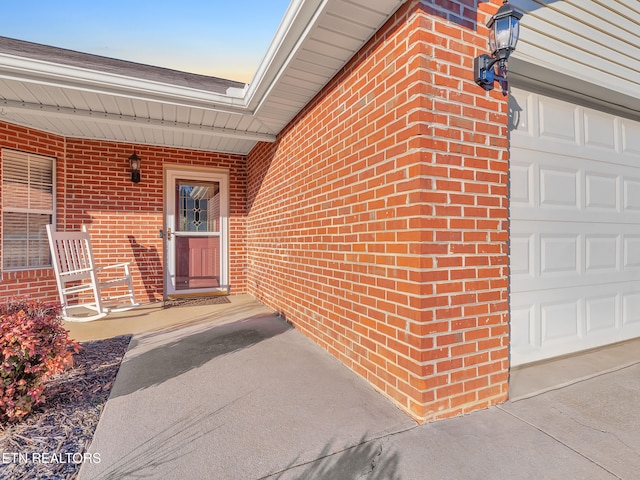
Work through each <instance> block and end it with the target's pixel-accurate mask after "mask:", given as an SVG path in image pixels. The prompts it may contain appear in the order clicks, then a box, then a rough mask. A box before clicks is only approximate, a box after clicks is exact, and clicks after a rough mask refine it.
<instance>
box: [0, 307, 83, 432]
mask: <svg viewBox="0 0 640 480" xmlns="http://www.w3.org/2000/svg"><path fill="white" fill-rule="evenodd" d="M60 311H61V306H60V304H58V303H44V302H40V301H30V300H12V301H10V302H8V303H4V304H0V419H1V420H5V421H7V420H8V421H19V420H20V419H22V418H23V417H24V416H25V415H27V414H29V412H31V410H32V409H33V407H35V406H36V405H38V404H39V403H42V402H44V400H45V397H44V395H43V391H44V387H45V381H46V380H47V379H48V378H50V377H51V376H53V375H55V374H56V373H60V372H62V371H63V370H64V369H65V367H67V366H69V365H71V362H72V360H73V353H74V352H76V353H77V352H78V350H79V349H80V345H79V344H78V343H77V342H74V341H73V340H71V339H69V336H68V335H69V332H68V331H67V330H65V329H64V328H63V327H62V319H61V318H60Z"/></svg>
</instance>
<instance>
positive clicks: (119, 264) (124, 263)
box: [96, 262, 130, 270]
mask: <svg viewBox="0 0 640 480" xmlns="http://www.w3.org/2000/svg"><path fill="white" fill-rule="evenodd" d="M129 265H130V262H121V263H113V264H111V265H105V266H103V267H98V268H96V270H109V269H110V268H118V267H124V268H129Z"/></svg>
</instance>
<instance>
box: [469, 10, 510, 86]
mask: <svg viewBox="0 0 640 480" xmlns="http://www.w3.org/2000/svg"><path fill="white" fill-rule="evenodd" d="M521 18H522V13H520V12H518V11H517V10H514V9H513V8H511V5H509V0H504V3H503V4H502V6H501V7H500V9H499V10H498V11H497V12H496V14H495V15H494V16H493V17H491V19H490V20H489V23H487V28H488V29H489V49H490V50H491V55H486V54H483V55H480V56H479V57H476V58H475V59H474V61H473V70H474V79H475V81H476V83H477V84H478V85H480V86H481V87H482V88H484V89H485V90H492V89H493V84H494V82H495V81H496V80H497V81H498V82H500V84H501V85H502V93H504V94H506V93H507V59H508V58H509V55H511V52H513V51H514V50H515V49H516V44H517V43H518V35H519V34H520V19H521ZM496 63H497V64H498V67H497V71H496V70H495V69H494V66H495V64H496Z"/></svg>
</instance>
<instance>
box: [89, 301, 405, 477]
mask: <svg viewBox="0 0 640 480" xmlns="http://www.w3.org/2000/svg"><path fill="white" fill-rule="evenodd" d="M235 302H236V300H235V299H232V304H231V305H232V306H231V307H228V308H225V309H220V310H217V311H216V312H215V314H213V315H212V316H209V317H208V318H203V319H200V320H198V321H196V322H195V323H191V324H189V325H186V326H185V325H182V326H179V327H173V328H168V329H165V330H163V331H160V332H153V333H144V334H136V335H134V337H133V338H132V341H131V345H130V348H129V350H128V352H127V354H126V355H125V358H124V360H123V362H122V365H121V368H120V371H119V373H118V377H117V379H116V382H115V384H114V387H113V389H112V392H111V395H110V398H109V400H108V402H107V404H106V406H105V409H104V411H103V413H102V416H101V419H100V422H99V425H98V427H97V429H96V433H95V436H94V441H93V443H92V444H91V447H90V451H91V452H93V453H98V454H100V463H85V464H84V465H83V467H82V470H81V473H80V479H87V480H88V479H91V480H95V479H99V478H141V477H145V478H163V479H172V478H176V479H183V478H193V479H197V478H202V479H205V478H234V479H235V478H246V479H250V478H259V477H262V476H265V475H269V474H275V473H277V472H282V471H286V470H288V469H289V468H291V467H293V466H296V465H301V464H306V463H308V462H311V461H314V460H316V459H317V458H319V457H321V456H326V455H332V454H335V453H336V452H340V451H343V450H345V449H348V448H351V447H353V446H356V445H358V444H360V443H362V442H363V441H365V442H366V441H369V440H372V439H376V438H382V437H385V436H386V435H389V434H391V433H396V432H400V431H405V430H407V429H410V428H414V427H415V426H416V423H415V422H414V421H413V420H412V419H410V418H409V417H408V416H407V415H405V414H404V413H403V412H401V411H400V410H399V409H398V408H396V407H395V406H394V405H393V404H392V403H391V402H390V401H389V400H388V399H386V398H384V397H383V396H382V395H381V394H379V393H378V392H376V391H375V390H374V389H373V388H372V387H371V386H370V385H369V384H368V383H367V382H366V381H364V380H363V379H362V378H360V377H358V376H357V375H356V374H354V373H353V372H351V371H350V370H349V369H347V368H346V367H344V366H343V365H342V364H341V363H340V362H338V361H337V360H336V359H334V358H333V357H331V356H330V355H329V354H327V353H326V352H325V351H324V350H322V349H321V348H320V347H318V346H317V345H316V344H314V343H313V342H312V341H311V340H309V339H307V338H306V337H304V336H303V335H301V334H300V333H299V332H298V331H296V330H294V329H292V328H291V327H290V326H289V325H288V324H287V323H286V322H285V321H284V320H283V319H282V318H280V317H278V316H276V315H274V313H273V312H272V311H270V310H269V309H267V308H265V307H263V306H262V305H260V304H259V303H258V302H257V301H255V300H253V301H249V300H248V299H244V300H243V301H242V302H240V303H239V304H237V308H233V305H234V303H235ZM205 317H206V315H205Z"/></svg>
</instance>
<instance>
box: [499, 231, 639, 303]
mask: <svg viewBox="0 0 640 480" xmlns="http://www.w3.org/2000/svg"><path fill="white" fill-rule="evenodd" d="M529 223H530V225H528V226H527V227H528V228H527V230H526V231H522V229H521V228H519V225H517V224H516V225H513V226H512V229H511V242H510V252H509V253H510V266H511V269H510V275H511V289H512V291H513V292H527V291H532V290H541V289H549V288H561V287H564V286H567V285H572V286H580V285H598V284H605V283H612V282H613V283H615V282H629V281H638V282H640V229H639V227H638V226H636V225H607V228H609V229H610V231H611V232H613V233H601V232H603V231H604V230H603V229H601V228H599V227H598V226H597V225H593V224H580V223H551V222H529ZM531 223H532V224H533V225H531ZM536 225H538V227H537V228H536ZM531 227H533V228H531ZM532 230H534V231H532ZM625 231H626V232H625ZM629 231H630V232H633V233H628V232H629ZM616 232H617V233H616Z"/></svg>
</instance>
